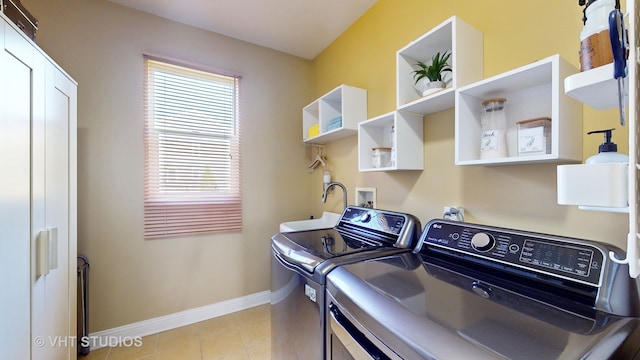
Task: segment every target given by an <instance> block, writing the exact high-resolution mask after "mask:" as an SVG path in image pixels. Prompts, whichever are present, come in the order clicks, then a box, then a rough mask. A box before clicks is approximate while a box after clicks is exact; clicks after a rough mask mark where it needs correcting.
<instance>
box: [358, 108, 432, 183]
mask: <svg viewBox="0 0 640 360" xmlns="http://www.w3.org/2000/svg"><path fill="white" fill-rule="evenodd" d="M392 126H393V127H394V132H393V136H395V139H392V138H391V136H390V134H392V133H391V127H392ZM392 144H396V146H395V152H396V161H395V164H393V166H389V167H379V168H375V167H373V152H372V149H373V148H376V147H391V145H392ZM358 169H359V170H360V171H361V172H366V171H395V170H423V169H424V141H423V116H422V115H420V114H414V113H410V112H406V111H393V112H390V113H387V114H384V115H381V116H378V117H375V118H373V119H370V120H367V121H364V122H361V123H360V124H359V125H358Z"/></svg>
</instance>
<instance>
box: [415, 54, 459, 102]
mask: <svg viewBox="0 0 640 360" xmlns="http://www.w3.org/2000/svg"><path fill="white" fill-rule="evenodd" d="M449 58H451V52H449V51H448V50H447V51H445V52H444V53H442V55H440V52H437V53H436V54H435V55H433V57H432V58H431V64H429V65H427V64H425V63H424V62H422V61H418V63H417V64H416V66H418V67H419V69H417V70H414V71H412V72H411V73H412V74H413V78H414V80H415V85H416V89H417V90H418V92H419V93H421V94H422V96H426V95H428V94H431V93H434V92H436V91H439V90H441V89H444V87H445V83H444V81H443V79H442V75H443V73H445V72H451V71H452V69H451V67H450V66H449V64H447V61H449Z"/></svg>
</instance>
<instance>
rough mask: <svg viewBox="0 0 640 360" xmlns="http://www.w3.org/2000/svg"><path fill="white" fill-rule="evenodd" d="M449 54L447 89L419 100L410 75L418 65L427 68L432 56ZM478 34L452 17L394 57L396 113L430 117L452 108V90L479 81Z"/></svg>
mask: <svg viewBox="0 0 640 360" xmlns="http://www.w3.org/2000/svg"><path fill="white" fill-rule="evenodd" d="M445 51H450V52H451V59H450V63H449V64H450V65H451V68H452V70H453V71H452V72H446V73H445V75H446V76H445V77H444V80H445V81H446V82H447V88H446V89H444V90H441V91H439V92H437V93H434V94H431V95H427V96H425V97H422V94H420V93H418V91H417V90H416V89H415V87H414V83H415V81H414V78H413V75H412V74H411V72H412V71H413V70H415V69H416V67H415V64H416V63H417V62H418V61H422V62H425V63H427V64H429V63H430V62H431V58H432V57H433V55H435V54H436V53H438V52H439V53H441V54H442V53H444V52H445ZM483 66H484V63H483V41H482V33H481V32H480V31H478V30H476V29H475V28H473V27H472V26H471V25H469V24H467V23H465V22H464V21H462V20H460V19H459V18H458V17H456V16H453V17H451V18H449V19H447V20H446V21H444V22H443V23H441V24H440V25H438V26H436V27H435V28H433V29H432V30H430V31H429V32H427V33H425V34H424V35H422V36H421V37H419V38H418V39H416V40H414V41H412V42H411V43H410V44H408V45H407V46H405V47H404V48H402V49H400V50H398V52H397V53H396V96H397V109H398V110H405V111H410V112H414V113H417V114H425V115H426V114H431V113H435V112H438V111H442V110H445V109H448V108H451V107H453V106H454V93H455V89H456V88H459V87H461V86H464V85H467V84H470V83H472V82H475V81H478V80H480V79H482V74H483V71H484V70H483V69H484V68H483Z"/></svg>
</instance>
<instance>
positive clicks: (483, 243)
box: [471, 232, 496, 251]
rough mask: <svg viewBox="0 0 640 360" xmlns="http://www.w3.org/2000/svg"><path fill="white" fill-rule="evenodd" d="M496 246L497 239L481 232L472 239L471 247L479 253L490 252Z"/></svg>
mask: <svg viewBox="0 0 640 360" xmlns="http://www.w3.org/2000/svg"><path fill="white" fill-rule="evenodd" d="M495 244H496V239H494V238H493V236H491V235H490V234H487V233H483V232H479V233H477V234H475V235H473V237H472V238H471V246H472V247H473V248H474V249H476V250H478V251H489V250H491V249H493V246H494V245H495Z"/></svg>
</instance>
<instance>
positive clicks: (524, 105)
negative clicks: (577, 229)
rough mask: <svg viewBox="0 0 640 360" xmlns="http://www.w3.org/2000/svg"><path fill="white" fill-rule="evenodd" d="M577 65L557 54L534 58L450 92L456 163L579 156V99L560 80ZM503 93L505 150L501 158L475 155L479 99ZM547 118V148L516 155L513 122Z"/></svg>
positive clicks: (578, 158) (572, 159) (479, 129)
mask: <svg viewBox="0 0 640 360" xmlns="http://www.w3.org/2000/svg"><path fill="white" fill-rule="evenodd" d="M576 72H577V69H575V67H573V66H572V65H571V64H569V63H568V62H567V61H566V60H564V59H563V58H561V57H560V56H559V55H553V56H550V57H548V58H545V59H542V60H539V61H536V62H534V63H531V64H528V65H525V66H522V67H520V68H517V69H514V70H512V71H509V72H506V73H503V74H499V75H496V76H494V77H491V78H489V79H485V80H482V81H479V82H477V83H474V84H470V85H467V86H465V87H462V88H460V89H458V91H456V99H455V100H456V104H455V106H456V115H455V159H456V160H455V161H456V165H495V164H514V163H533V162H580V161H581V160H582V104H580V103H579V102H578V101H576V100H574V99H572V98H570V97H568V96H566V95H565V91H564V79H565V78H566V77H567V76H569V75H572V74H574V73H576ZM490 98H506V99H507V102H506V110H505V113H506V119H507V150H508V155H507V156H506V157H502V158H493V159H481V156H480V155H481V151H480V149H481V137H482V127H481V121H480V115H481V104H482V102H483V101H484V100H486V99H490ZM540 117H549V118H551V133H550V137H549V140H548V141H551V148H550V152H549V153H546V154H538V155H529V156H519V155H518V148H517V141H518V140H517V136H518V132H517V122H519V121H522V120H527V119H534V118H540Z"/></svg>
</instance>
